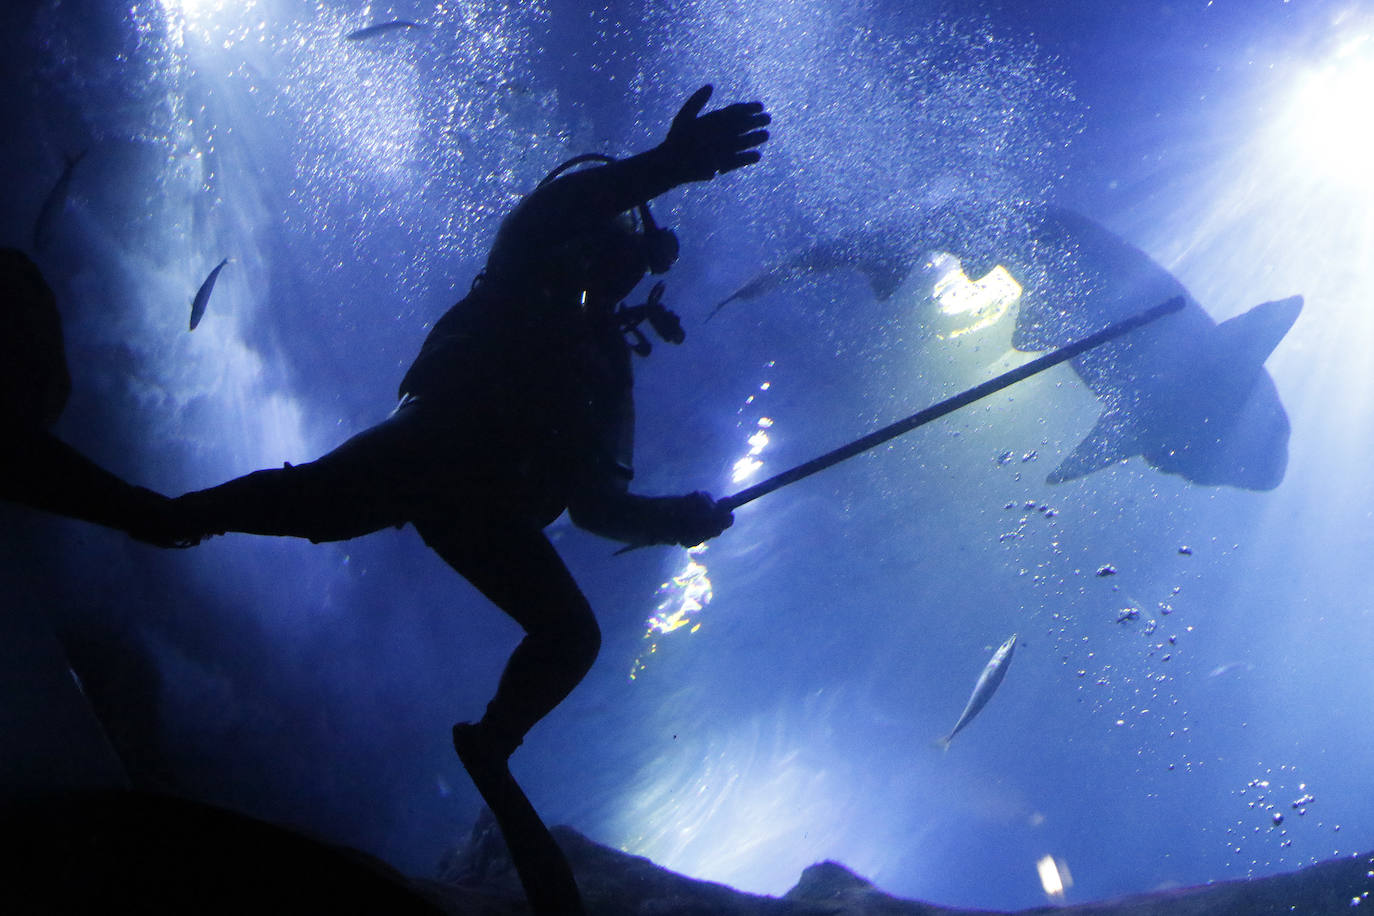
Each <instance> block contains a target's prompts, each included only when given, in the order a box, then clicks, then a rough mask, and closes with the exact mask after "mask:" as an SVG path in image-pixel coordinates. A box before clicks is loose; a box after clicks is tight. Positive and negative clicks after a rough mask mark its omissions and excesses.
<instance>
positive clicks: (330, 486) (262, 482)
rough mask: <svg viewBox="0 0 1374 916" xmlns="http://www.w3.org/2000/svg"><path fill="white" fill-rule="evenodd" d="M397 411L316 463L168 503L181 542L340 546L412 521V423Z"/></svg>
mask: <svg viewBox="0 0 1374 916" xmlns="http://www.w3.org/2000/svg"><path fill="white" fill-rule="evenodd" d="M402 413H403V412H402V411H398V412H397V414H393V416H392V418H391V419H388V420H386V421H384V422H382V423H379V424H377V425H376V426H374V427H372V428H370V429H367V430H364V431H363V432H361V433H359V434H358V435H356V436H354V437H352V438H351V439H349V440H348V441H347V442H344V443H343V444H342V445H340V446H339V447H338V448H336V449H334V450H333V451H331V452H329V453H328V454H326V455H324V456H323V457H321V458H319V459H317V460H315V461H311V462H309V463H306V464H301V465H295V466H292V465H290V464H288V465H285V466H283V467H280V468H270V469H267V470H262V471H254V472H252V473H251V474H245V475H244V476H242V477H238V478H235V479H233V480H230V481H227V482H226V483H222V484H220V485H219V486H215V487H210V488H209V489H206V490H197V491H196V492H194V493H187V494H186V495H184V496H180V497H178V498H176V499H175V500H172V504H173V507H174V510H175V512H176V515H177V522H178V525H179V526H180V527H181V528H182V529H184V530H185V531H186V533H187V535H188V536H195V537H199V536H204V535H210V534H223V533H225V532H226V531H238V532H243V533H246V534H264V535H277V536H282V537H301V538H309V539H310V540H312V541H316V542H319V541H342V540H347V539H349V538H354V537H359V536H361V535H364V534H369V533H371V532H373V531H377V530H379V529H381V528H385V527H387V526H388V525H400V524H403V523H404V522H405V521H406V519H407V518H408V517H410V515H411V514H413V509H414V506H413V505H412V504H411V503H413V502H414V500H415V498H416V496H415V493H414V492H412V491H411V489H409V483H408V480H409V478H411V477H413V476H416V475H415V474H413V473H412V470H411V469H412V466H413V464H414V461H415V456H416V454H417V448H416V441H417V438H416V430H415V429H414V428H413V427H415V425H416V424H414V423H412V422H410V416H409V415H408V416H405V417H403V416H401V414H402Z"/></svg>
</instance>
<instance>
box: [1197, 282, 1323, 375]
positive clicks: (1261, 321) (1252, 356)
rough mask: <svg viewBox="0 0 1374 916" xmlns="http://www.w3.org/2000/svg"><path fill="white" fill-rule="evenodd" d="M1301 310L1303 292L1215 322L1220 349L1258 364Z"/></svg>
mask: <svg viewBox="0 0 1374 916" xmlns="http://www.w3.org/2000/svg"><path fill="white" fill-rule="evenodd" d="M1301 311H1302V296H1289V297H1288V298H1287V299H1276V300H1275V301H1273V302H1262V303H1260V304H1259V305H1257V306H1255V307H1254V308H1252V309H1251V310H1250V311H1248V312H1244V313H1243V314H1240V315H1237V316H1235V317H1234V318H1229V319H1227V320H1226V321H1223V322H1222V323H1221V324H1219V325H1217V335H1218V336H1219V338H1220V343H1221V346H1220V347H1219V348H1218V349H1219V350H1220V351H1221V352H1224V353H1228V354H1231V355H1232V356H1233V357H1234V358H1238V359H1240V360H1241V361H1243V362H1244V363H1246V364H1248V365H1253V366H1255V367H1259V366H1261V365H1263V363H1264V361H1265V360H1266V359H1268V358H1269V354H1270V353H1273V352H1274V348H1275V347H1277V346H1278V345H1279V341H1281V340H1283V337H1284V335H1285V334H1287V333H1288V330H1289V328H1291V327H1293V322H1295V321H1297V320H1298V314H1299V313H1300V312H1301Z"/></svg>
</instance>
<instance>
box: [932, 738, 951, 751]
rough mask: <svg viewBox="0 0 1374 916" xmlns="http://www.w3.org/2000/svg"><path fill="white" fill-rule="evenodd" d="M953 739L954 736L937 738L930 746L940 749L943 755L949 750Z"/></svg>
mask: <svg viewBox="0 0 1374 916" xmlns="http://www.w3.org/2000/svg"><path fill="white" fill-rule="evenodd" d="M953 737H954V736H953V735H944V736H941V737H939V738H936V739H935V740H934V741H932V742H930V744H931V746H932V747H938V748H939V749H940V752H941V753H945V752H947V751H948V750H949V742H950V739H951V738H953Z"/></svg>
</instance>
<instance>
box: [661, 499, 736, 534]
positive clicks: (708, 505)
mask: <svg viewBox="0 0 1374 916" xmlns="http://www.w3.org/2000/svg"><path fill="white" fill-rule="evenodd" d="M672 514H673V519H672V522H671V524H672V529H673V537H672V542H673V543H675V544H680V545H682V546H683V547H695V546H696V545H698V544H700V543H702V542H703V541H709V540H710V539H711V538H713V537H715V536H716V535H718V534H720V533H721V532H722V531H724V530H725V529H726V528H729V527H730V526H731V525H733V524H734V523H735V513H733V512H731V511H730V510H729V509H728V508H726V507H725V506H722V505H720V504H719V503H717V502H716V501H715V500H714V499H712V498H711V495H710V494H709V493H702V492H700V491H698V492H696V493H689V494H687V495H686V496H679V497H677V498H676V499H674V500H673V507H672Z"/></svg>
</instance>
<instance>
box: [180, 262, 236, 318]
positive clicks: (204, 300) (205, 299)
mask: <svg viewBox="0 0 1374 916" xmlns="http://www.w3.org/2000/svg"><path fill="white" fill-rule="evenodd" d="M228 263H229V259H228V258H225V259H224V260H223V261H220V262H219V263H218V264H216V265H215V269H214V270H212V271H210V276H208V277H206V278H205V282H204V283H202V284H201V285H200V289H198V290H196V298H195V299H193V300H191V327H190V328H188V329H187V330H191V331H194V330H195V329H196V325H198V324H200V319H202V318H204V317H205V307H206V306H207V305H209V304H210V293H211V292H212V291H213V290H214V288H215V280H217V279H218V278H219V272H220V271H221V270H223V269H224V265H225V264H228Z"/></svg>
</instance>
